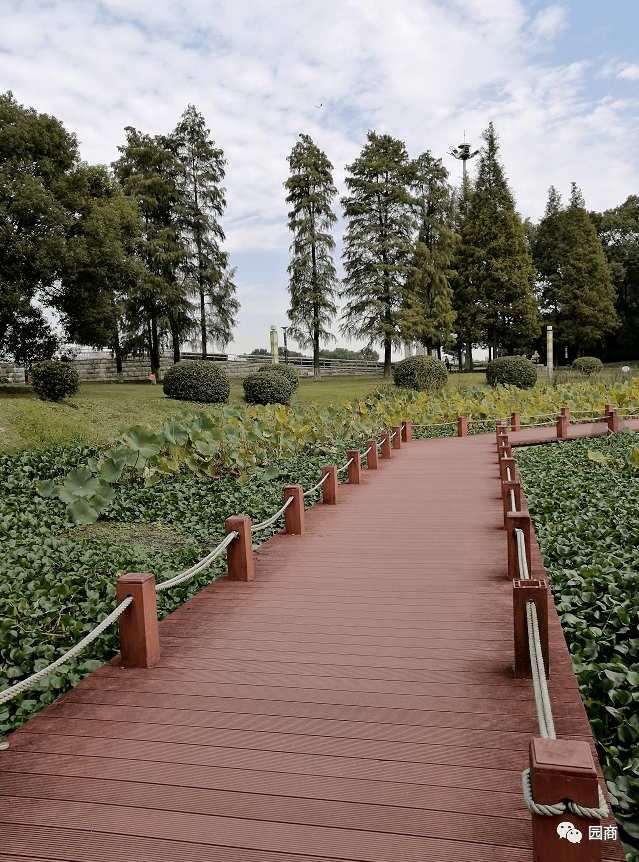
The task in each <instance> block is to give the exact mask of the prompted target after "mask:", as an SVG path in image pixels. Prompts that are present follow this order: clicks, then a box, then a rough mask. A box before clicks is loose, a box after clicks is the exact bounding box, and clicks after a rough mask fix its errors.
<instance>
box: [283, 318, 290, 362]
mask: <svg viewBox="0 0 639 862" xmlns="http://www.w3.org/2000/svg"><path fill="white" fill-rule="evenodd" d="M289 329H290V327H288V326H283V327H282V332H283V333H284V364H285V365H288V345H287V343H286V333H287V332H288V330H289Z"/></svg>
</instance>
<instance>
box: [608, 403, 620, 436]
mask: <svg viewBox="0 0 639 862" xmlns="http://www.w3.org/2000/svg"><path fill="white" fill-rule="evenodd" d="M606 424H607V425H608V431H610V433H611V434H618V433H619V416H618V415H617V411H616V410H615V408H614V407H613V406H612V404H606Z"/></svg>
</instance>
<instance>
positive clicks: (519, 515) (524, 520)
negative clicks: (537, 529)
mask: <svg viewBox="0 0 639 862" xmlns="http://www.w3.org/2000/svg"><path fill="white" fill-rule="evenodd" d="M515 530H522V532H523V534H524V543H525V545H526V563H527V565H528V575H529V576H530V577H532V570H531V555H530V515H529V514H528V512H506V535H507V538H508V580H509V581H513V580H514V579H515V578H520V577H521V575H520V573H519V554H518V552H517V537H516V536H515Z"/></svg>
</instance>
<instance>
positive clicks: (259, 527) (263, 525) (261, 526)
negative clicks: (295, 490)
mask: <svg viewBox="0 0 639 862" xmlns="http://www.w3.org/2000/svg"><path fill="white" fill-rule="evenodd" d="M327 475H328V474H327ZM292 502H293V497H292V496H291V497H289V498H288V500H287V501H286V503H284V505H283V506H282V508H281V509H279V511H277V512H276V513H275V514H274V515H271V517H270V518H267V519H266V521H262V523H261V524H253V525H252V526H251V534H252V533H258V532H259V531H260V530H265V529H266V528H267V527H270V526H271V524H274V523H275V522H276V521H277V519H278V518H280V517H281V516H282V515H283V514H284V512H285V510H286V509H287V508H288V507H289V506H290V505H291V503H292Z"/></svg>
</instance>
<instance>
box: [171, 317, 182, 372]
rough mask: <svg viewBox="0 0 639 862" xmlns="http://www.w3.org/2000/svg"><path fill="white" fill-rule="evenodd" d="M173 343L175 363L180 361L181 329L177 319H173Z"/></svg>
mask: <svg viewBox="0 0 639 862" xmlns="http://www.w3.org/2000/svg"><path fill="white" fill-rule="evenodd" d="M171 341H172V343H173V362H175V363H176V364H177V363H178V362H179V361H180V327H179V326H178V322H177V320H175V319H173V318H172V319H171Z"/></svg>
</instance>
